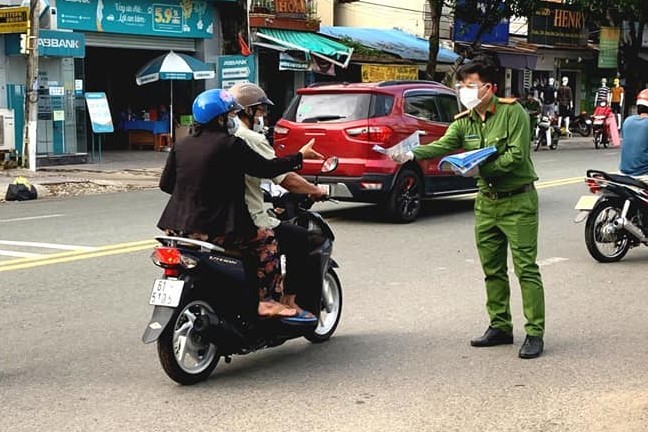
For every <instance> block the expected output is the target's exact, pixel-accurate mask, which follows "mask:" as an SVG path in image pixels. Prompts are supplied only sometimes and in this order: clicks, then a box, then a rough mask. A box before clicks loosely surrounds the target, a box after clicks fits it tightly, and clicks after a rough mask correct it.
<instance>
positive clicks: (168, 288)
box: [142, 158, 344, 385]
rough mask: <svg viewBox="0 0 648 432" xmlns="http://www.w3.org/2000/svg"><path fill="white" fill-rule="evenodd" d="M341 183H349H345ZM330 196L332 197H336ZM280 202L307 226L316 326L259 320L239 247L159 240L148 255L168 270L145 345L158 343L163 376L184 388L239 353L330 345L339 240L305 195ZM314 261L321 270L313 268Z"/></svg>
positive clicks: (156, 286) (338, 290)
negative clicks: (291, 344) (292, 342)
mask: <svg viewBox="0 0 648 432" xmlns="http://www.w3.org/2000/svg"><path fill="white" fill-rule="evenodd" d="M336 167H337V158H330V159H328V160H327V161H325V162H324V164H323V166H322V173H324V172H332V171H333V170H334V169H335V168H336ZM342 186H344V185H342ZM331 195H332V194H331ZM275 205H283V206H284V208H283V209H282V211H279V210H277V215H279V216H280V217H282V218H284V219H285V220H289V221H290V223H295V224H299V225H301V226H303V227H304V228H306V229H308V232H309V242H310V245H311V254H310V256H311V258H312V259H313V263H314V265H313V268H317V271H318V273H320V276H319V277H314V279H317V280H319V281H321V282H320V284H321V286H320V287H314V288H315V289H313V290H311V292H312V296H311V297H312V298H308V299H301V298H300V300H299V301H300V304H301V305H302V307H304V308H305V309H307V310H310V311H312V312H313V313H314V314H315V315H317V317H318V321H317V322H316V323H315V324H314V325H299V326H295V325H289V324H285V323H283V322H282V321H281V320H280V319H277V318H272V319H267V318H266V319H264V318H261V317H259V316H258V314H257V307H258V295H257V289H256V280H255V279H254V278H255V277H256V276H255V275H254V272H251V273H252V274H251V275H250V276H249V277H248V276H247V275H248V272H246V268H248V269H249V268H251V267H245V266H244V259H245V257H244V256H243V255H242V254H241V253H240V251H238V250H225V249H223V248H222V247H220V246H218V245H215V244H212V243H209V242H204V241H199V240H193V239H189V238H184V237H172V236H158V237H156V240H157V241H159V242H160V243H161V246H158V247H156V248H155V250H154V252H153V254H152V256H151V258H152V260H153V262H154V263H155V265H157V266H159V267H162V268H163V269H164V273H163V276H162V277H160V278H159V279H156V280H155V282H154V283H153V289H152V291H151V296H150V299H149V304H151V305H153V306H154V309H153V315H152V317H151V320H150V322H149V324H148V326H147V327H146V330H145V331H144V335H143V336H142V341H143V342H144V343H146V344H148V343H151V342H155V341H157V351H158V357H159V360H160V363H161V365H162V368H163V369H164V371H165V372H166V374H167V375H168V376H169V377H170V378H171V379H172V380H174V381H176V382H178V383H180V384H185V385H189V384H195V383H197V382H200V381H202V380H205V379H207V377H208V376H209V375H210V374H211V373H212V371H213V370H214V368H215V367H216V365H217V363H218V361H219V359H220V358H221V357H222V358H224V360H225V362H226V363H230V362H231V356H232V355H235V354H240V355H243V354H249V353H251V352H254V351H256V350H259V349H262V348H270V347H275V346H278V345H281V344H283V343H284V342H286V341H287V340H289V339H294V338H298V337H302V336H303V337H305V338H306V339H308V340H309V341H311V342H313V343H320V342H324V341H326V340H328V339H329V338H330V337H331V336H332V335H333V333H334V332H335V330H336V328H337V326H338V323H339V321H340V317H341V314H342V285H341V283H340V279H339V278H338V276H337V274H336V271H335V269H336V268H337V267H338V264H337V263H336V262H335V261H334V260H333V259H332V258H331V252H332V249H333V242H334V240H335V237H334V235H333V231H332V230H331V227H330V226H329V225H328V224H327V223H326V221H325V220H324V219H323V218H322V217H321V216H320V215H319V214H318V213H316V212H314V211H312V210H311V209H310V208H311V206H312V205H313V201H312V200H310V198H308V197H304V196H298V195H292V194H287V195H286V196H283V197H277V198H276V202H275ZM315 264H317V265H315Z"/></svg>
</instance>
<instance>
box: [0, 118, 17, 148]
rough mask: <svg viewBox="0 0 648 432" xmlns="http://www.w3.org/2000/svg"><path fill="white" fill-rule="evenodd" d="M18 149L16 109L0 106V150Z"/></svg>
mask: <svg viewBox="0 0 648 432" xmlns="http://www.w3.org/2000/svg"><path fill="white" fill-rule="evenodd" d="M15 149H16V136H15V125H14V110H12V109H6V108H0V151H9V150H15Z"/></svg>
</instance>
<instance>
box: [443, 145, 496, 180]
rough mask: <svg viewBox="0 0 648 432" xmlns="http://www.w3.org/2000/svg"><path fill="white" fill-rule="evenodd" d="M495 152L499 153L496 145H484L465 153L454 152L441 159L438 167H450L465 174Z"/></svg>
mask: <svg viewBox="0 0 648 432" xmlns="http://www.w3.org/2000/svg"><path fill="white" fill-rule="evenodd" d="M494 153H497V149H496V148H495V147H484V148H481V149H477V150H471V151H467V152H464V153H457V154H452V155H449V156H446V157H444V158H443V159H441V160H440V161H439V167H438V168H439V169H440V170H442V169H448V168H450V169H452V170H453V171H455V172H458V173H460V174H462V175H463V174H465V173H467V172H468V171H470V169H471V168H473V167H474V166H475V165H480V164H482V163H483V162H484V161H485V160H486V159H488V158H489V157H490V156H491V155H492V154H494Z"/></svg>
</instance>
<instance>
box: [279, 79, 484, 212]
mask: <svg viewBox="0 0 648 432" xmlns="http://www.w3.org/2000/svg"><path fill="white" fill-rule="evenodd" d="M458 111H459V102H458V100H457V96H456V93H455V92H454V91H453V90H452V89H450V88H448V87H446V86H444V85H442V84H439V83H437V82H433V81H384V82H379V83H353V84H348V83H344V84H314V85H312V86H310V87H307V88H303V89H300V90H298V91H297V95H296V96H295V98H294V99H293V100H292V101H291V103H290V106H289V107H288V109H286V111H285V112H284V114H283V118H281V119H280V120H279V121H278V122H277V124H276V125H275V127H274V147H275V149H276V151H277V153H278V154H279V155H285V154H288V153H293V152H295V151H297V150H298V149H299V147H300V146H301V145H303V144H305V143H306V142H307V141H309V140H310V139H311V138H315V149H316V150H317V151H319V152H320V153H322V154H323V155H325V156H334V155H335V156H338V157H339V158H340V164H339V166H338V168H337V169H336V170H335V171H334V172H333V173H332V174H331V175H328V176H322V177H320V184H327V183H344V184H346V186H347V187H348V189H349V191H350V192H351V194H352V195H353V198H350V199H347V200H348V201H357V202H369V203H378V204H380V205H381V206H382V208H383V209H384V211H385V212H386V213H387V215H388V216H389V217H390V218H391V219H393V220H395V221H398V222H411V221H413V220H414V219H416V217H417V216H418V214H419V212H420V210H421V205H422V199H424V198H432V197H436V196H444V195H455V194H462V193H467V192H474V191H476V185H475V181H474V180H473V179H471V178H464V177H460V176H456V175H453V174H451V173H448V172H446V171H440V170H439V169H438V168H437V166H438V162H439V160H438V159H430V160H424V161H418V162H410V163H407V164H404V165H398V164H396V163H394V162H393V161H392V160H391V159H390V158H388V157H387V156H384V155H382V154H381V153H378V152H376V151H374V150H372V147H373V146H374V145H375V144H378V145H380V146H382V147H391V146H393V145H394V144H397V143H398V142H400V141H401V140H403V139H404V138H406V137H408V136H409V135H411V134H413V133H414V132H416V131H417V130H420V131H424V132H425V133H424V134H421V136H420V139H421V143H423V144H425V143H429V142H431V141H434V140H436V139H438V138H439V137H441V136H442V135H443V134H444V132H445V130H446V128H447V127H448V124H449V123H450V122H452V120H453V118H454V115H455V114H457V112H458ZM320 165H321V163H320V162H317V161H304V167H303V169H302V170H301V172H300V173H301V174H302V175H304V176H305V177H306V178H308V179H310V180H312V179H313V178H314V176H315V175H316V174H317V173H318V172H319V168H320Z"/></svg>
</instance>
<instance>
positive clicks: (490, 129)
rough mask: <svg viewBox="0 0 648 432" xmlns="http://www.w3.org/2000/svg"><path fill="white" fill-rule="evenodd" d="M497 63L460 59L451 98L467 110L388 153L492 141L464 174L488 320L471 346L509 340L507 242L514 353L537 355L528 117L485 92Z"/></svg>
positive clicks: (539, 309)
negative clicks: (490, 150) (514, 287)
mask: <svg viewBox="0 0 648 432" xmlns="http://www.w3.org/2000/svg"><path fill="white" fill-rule="evenodd" d="M496 78H497V69H496V67H495V66H494V65H493V64H492V63H491V61H490V60H489V59H487V58H479V59H474V60H472V61H470V62H469V63H467V64H465V65H463V66H462V67H461V68H460V69H459V70H458V71H457V73H456V79H457V81H458V82H459V84H458V86H457V87H458V90H459V97H460V99H461V102H462V103H463V105H464V106H465V107H466V108H468V110H467V111H464V112H462V113H459V114H457V116H456V117H455V121H454V122H453V123H452V124H450V126H449V127H448V130H447V131H446V133H445V135H444V136H443V137H441V138H440V139H439V140H438V141H435V142H432V143H429V144H427V145H422V146H419V147H417V148H415V149H414V150H413V151H411V152H407V153H405V154H400V155H396V156H394V157H393V159H394V160H395V161H396V162H398V163H406V162H407V161H410V160H418V159H430V158H435V157H439V156H442V155H444V154H447V153H450V152H452V151H454V150H456V149H459V148H463V149H464V150H476V149H479V148H483V147H487V146H494V147H496V149H497V154H496V157H495V158H494V159H492V160H490V161H487V162H485V163H484V164H482V165H481V166H476V167H475V168H473V169H472V170H470V171H469V172H467V173H466V174H465V175H467V176H472V177H477V179H478V188H479V193H478V194H477V198H476V200H475V237H476V242H477V251H478V253H479V258H480V261H481V265H482V269H483V271H484V275H485V282H486V294H487V302H486V309H487V311H488V315H489V317H490V325H489V327H488V329H487V330H486V332H485V333H484V335H483V336H481V337H478V338H475V339H473V340H471V341H470V343H471V345H472V346H474V347H490V346H495V345H503V344H512V343H513V323H512V320H511V309H510V294H511V293H510V285H509V278H508V268H507V247H508V246H510V248H511V253H512V256H513V266H514V268H515V274H516V275H517V277H518V280H519V282H520V286H521V289H522V303H523V307H524V316H525V317H526V324H525V331H526V334H527V336H526V339H525V341H524V343H523V344H522V347H521V348H520V351H519V357H520V358H524V359H530V358H535V357H538V356H540V354H542V352H543V349H544V340H543V338H544V331H545V303H544V288H543V284H542V278H541V276H540V270H539V267H538V264H537V262H536V258H537V251H538V193H537V191H536V189H535V186H534V182H535V181H536V180H537V179H538V176H537V175H536V172H535V169H534V167H533V163H532V161H531V156H530V148H529V116H528V114H527V113H526V112H525V110H524V109H523V108H522V106H521V105H519V104H518V103H516V101H515V100H514V99H500V98H498V97H496V96H495V95H494V93H493V87H494V85H495V83H496Z"/></svg>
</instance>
